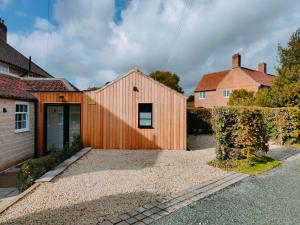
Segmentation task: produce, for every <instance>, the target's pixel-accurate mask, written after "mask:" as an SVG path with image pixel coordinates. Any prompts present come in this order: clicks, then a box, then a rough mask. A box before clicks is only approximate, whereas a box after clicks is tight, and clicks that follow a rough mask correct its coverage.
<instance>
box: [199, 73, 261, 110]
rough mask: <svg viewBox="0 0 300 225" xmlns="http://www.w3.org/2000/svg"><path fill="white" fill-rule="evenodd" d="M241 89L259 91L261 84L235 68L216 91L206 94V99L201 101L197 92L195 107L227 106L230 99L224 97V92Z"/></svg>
mask: <svg viewBox="0 0 300 225" xmlns="http://www.w3.org/2000/svg"><path fill="white" fill-rule="evenodd" d="M241 88H244V89H247V90H251V91H258V89H259V84H258V83H257V82H256V81H254V80H253V79H252V78H251V77H249V76H248V75H247V74H245V72H244V71H243V70H241V69H240V68H234V69H232V70H231V71H230V72H229V73H228V74H227V75H226V76H225V78H224V79H223V80H222V81H221V82H220V83H219V85H218V87H217V89H216V90H215V91H206V92H205V99H199V92H195V107H204V108H213V107H214V106H226V105H227V102H228V99H229V98H225V97H224V96H223V91H224V90H225V89H228V90H230V91H231V92H232V91H233V90H235V89H241Z"/></svg>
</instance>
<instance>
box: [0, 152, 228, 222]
mask: <svg viewBox="0 0 300 225" xmlns="http://www.w3.org/2000/svg"><path fill="white" fill-rule="evenodd" d="M214 156H215V154H214V149H207V150H199V151H190V152H188V151H153V150H152V151H145V150H137V151H133V150H129V151H125V150H122V151H119V150H92V151H91V152H90V153H88V154H87V155H86V156H84V157H83V158H82V159H81V160H79V161H77V162H76V163H75V164H73V165H72V166H71V167H69V168H68V169H67V170H66V171H65V172H64V173H63V174H62V175H60V176H59V177H58V178H56V179H55V180H54V181H53V182H51V183H44V184H42V185H41V186H40V187H38V188H37V189H36V190H35V191H34V192H33V193H31V194H30V195H28V196H26V197H25V198H24V199H22V200H21V201H20V202H18V203H16V204H15V205H14V206H12V207H11V208H9V209H8V210H7V211H6V212H4V213H3V214H2V215H1V216H0V223H4V224H96V223H97V222H98V221H101V220H102V218H105V217H107V216H112V215H113V216H117V215H119V214H122V213H124V212H128V211H131V210H133V209H136V208H137V207H139V206H141V205H143V204H145V203H150V202H151V201H154V200H155V199H157V198H158V197H162V196H168V195H170V194H174V193H176V192H178V191H182V190H184V189H186V188H188V187H191V186H193V185H198V184H200V183H202V182H205V181H207V180H210V179H214V178H217V177H220V176H222V175H223V174H224V173H225V172H224V171H222V170H219V169H216V168H213V167H210V166H207V165H206V162H207V161H208V160H210V159H213V158H214Z"/></svg>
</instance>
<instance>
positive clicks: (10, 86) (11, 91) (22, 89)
mask: <svg viewBox="0 0 300 225" xmlns="http://www.w3.org/2000/svg"><path fill="white" fill-rule="evenodd" d="M0 97H2V98H12V99H22V100H35V97H34V96H33V95H32V94H31V93H30V92H28V91H27V85H26V83H24V82H23V80H22V79H20V78H18V77H13V76H9V75H3V74H0Z"/></svg>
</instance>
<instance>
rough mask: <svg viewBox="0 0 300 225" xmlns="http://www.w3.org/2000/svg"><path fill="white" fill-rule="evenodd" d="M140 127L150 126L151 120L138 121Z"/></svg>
mask: <svg viewBox="0 0 300 225" xmlns="http://www.w3.org/2000/svg"><path fill="white" fill-rule="evenodd" d="M140 126H151V119H150V120H147V119H140Z"/></svg>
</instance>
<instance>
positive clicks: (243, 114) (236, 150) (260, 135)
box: [212, 107, 269, 161]
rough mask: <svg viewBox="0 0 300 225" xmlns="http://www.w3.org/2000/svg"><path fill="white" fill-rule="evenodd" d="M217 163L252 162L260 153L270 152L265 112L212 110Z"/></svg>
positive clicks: (250, 109) (233, 109) (227, 109)
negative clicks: (220, 161)
mask: <svg viewBox="0 0 300 225" xmlns="http://www.w3.org/2000/svg"><path fill="white" fill-rule="evenodd" d="M212 117H213V118H212V125H213V130H214V134H215V139H216V142H217V147H216V157H217V159H218V160H227V159H245V158H247V159H248V160H249V161H251V160H252V159H253V157H254V154H255V152H257V151H264V152H267V151H268V145H267V143H268V140H269V136H268V132H267V127H266V125H265V121H264V117H263V115H262V112H261V111H260V110H258V109H255V108H236V107H220V108H214V109H213V110H212Z"/></svg>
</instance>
